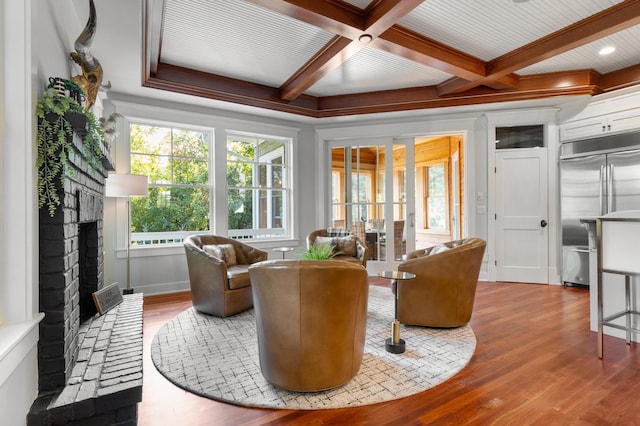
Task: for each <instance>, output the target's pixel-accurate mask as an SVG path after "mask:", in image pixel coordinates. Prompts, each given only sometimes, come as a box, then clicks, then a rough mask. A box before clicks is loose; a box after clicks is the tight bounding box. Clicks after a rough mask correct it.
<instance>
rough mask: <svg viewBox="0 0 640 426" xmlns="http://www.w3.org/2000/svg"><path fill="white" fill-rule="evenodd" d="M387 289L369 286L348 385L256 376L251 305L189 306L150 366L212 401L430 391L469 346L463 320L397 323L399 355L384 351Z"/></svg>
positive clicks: (311, 402)
mask: <svg viewBox="0 0 640 426" xmlns="http://www.w3.org/2000/svg"><path fill="white" fill-rule="evenodd" d="M392 320H393V293H392V292H391V290H390V289H389V288H385V287H376V286H371V287H370V289H369V304H368V313H367V337H366V342H365V348H364V357H363V360H362V366H361V368H360V371H359V372H358V374H357V375H356V376H355V377H354V378H353V379H352V380H351V381H350V382H349V383H347V384H345V385H343V386H340V387H338V388H335V389H331V390H327V391H322V392H313V393H298V392H289V391H285V390H282V389H279V388H276V387H274V386H273V385H271V384H270V383H269V382H267V381H266V379H265V378H264V377H263V376H262V373H261V372H260V364H259V359H258V345H257V338H256V325H255V316H254V311H253V309H251V310H249V311H245V312H243V313H241V314H238V315H234V316H232V317H229V318H217V317H212V316H209V315H204V314H200V313H198V312H197V311H195V309H193V308H189V309H187V310H186V311H184V312H182V313H180V314H178V315H177V316H176V317H175V318H174V319H172V320H171V321H169V322H168V323H167V324H165V325H164V326H163V327H162V328H161V329H160V330H159V331H158V333H157V334H156V335H155V337H154V339H153V342H152V344H151V358H152V360H153V363H154V364H155V366H156V368H157V369H158V371H160V373H162V374H163V375H164V376H165V377H166V378H167V379H169V380H170V381H171V382H172V383H174V384H176V385H177V386H179V387H181V388H183V389H185V390H187V391H189V392H192V393H195V394H198V395H201V396H204V397H208V398H212V399H215V400H218V401H223V402H227V403H231V404H236V405H243V406H252V407H268V408H281V409H298V410H317V409H330V408H343V407H355V406H360V405H368V404H375V403H379V402H384V401H390V400H393V399H398V398H403V397H407V396H410V395H414V394H416V393H419V392H422V391H424V390H426V389H429V388H432V387H434V386H436V385H438V384H440V383H442V382H444V381H446V380H447V379H449V378H451V377H452V376H454V375H455V374H456V373H457V372H458V371H460V370H461V369H462V368H463V367H464V366H465V365H467V363H468V362H469V360H470V359H471V357H472V355H473V352H474V350H475V346H476V338H475V335H474V333H473V330H472V329H471V327H469V326H468V325H466V326H463V327H459V328H455V329H431V328H426V327H411V326H404V325H402V326H401V329H400V337H401V338H403V339H405V340H406V342H407V343H406V352H404V353H402V354H391V353H389V352H387V351H386V350H385V348H384V341H385V339H386V338H387V337H389V335H390V333H391V321H392Z"/></svg>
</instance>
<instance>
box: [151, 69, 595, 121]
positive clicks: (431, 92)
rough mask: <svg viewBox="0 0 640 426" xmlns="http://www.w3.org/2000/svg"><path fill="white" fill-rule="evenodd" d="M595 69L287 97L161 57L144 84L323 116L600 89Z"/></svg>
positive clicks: (494, 100)
mask: <svg viewBox="0 0 640 426" xmlns="http://www.w3.org/2000/svg"><path fill="white" fill-rule="evenodd" d="M598 77H599V76H598V74H597V73H595V72H593V71H591V70H582V71H572V72H563V73H552V74H540V75H535V76H523V77H521V81H520V86H521V88H520V89H513V90H504V91H496V90H492V89H489V88H486V87H477V88H475V89H473V90H471V91H468V92H465V93H459V94H454V95H448V96H439V95H438V92H437V87H436V86H424V87H412V88H407V89H399V90H385V91H376V92H367V93H357V94H349V95H337V96H326V97H320V98H318V97H313V96H309V95H301V96H299V97H298V98H297V99H295V100H294V101H291V102H286V101H284V100H282V99H281V98H280V91H279V89H278V88H275V87H269V86H265V85H261V84H257V83H249V82H246V81H242V80H237V79H233V78H228V77H223V76H219V75H213V74H208V73H204V72H201V71H194V70H191V69H187V68H182V67H178V66H175V65H169V64H164V63H160V64H158V71H157V73H156V74H155V75H153V76H150V77H149V78H148V79H147V80H146V81H145V82H144V83H143V85H144V86H145V87H151V88H156V89H161V90H168V91H172V92H176V93H182V94H187V95H192V96H199V97H203V98H209V99H215V100H219V101H225V102H233V103H237V104H242V105H248V106H253V107H258V108H268V109H272V110H275V111H282V112H286V113H291V114H297V115H303V116H307V117H314V118H323V117H336V116H344V115H355V114H371V113H378V112H396V111H407V110H416V109H425V108H439V107H452V106H462V105H476V104H481V103H489V102H506V101H522V100H531V99H541V98H548V97H554V96H569V95H585V94H589V95H594V94H597V93H600V91H601V90H600V89H599V87H597V85H596V82H597V81H598Z"/></svg>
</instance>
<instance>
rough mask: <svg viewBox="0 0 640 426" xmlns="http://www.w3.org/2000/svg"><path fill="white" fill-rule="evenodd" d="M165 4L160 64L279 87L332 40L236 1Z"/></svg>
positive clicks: (184, 0) (172, 1)
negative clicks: (293, 71) (213, 5)
mask: <svg viewBox="0 0 640 426" xmlns="http://www.w3.org/2000/svg"><path fill="white" fill-rule="evenodd" d="M214 3H215V7H211V6H212V4H211V2H209V1H205V0H167V2H166V10H165V20H164V28H163V31H164V33H163V40H162V51H161V61H162V62H165V63H169V64H173V65H179V66H185V67H189V68H193V69H197V70H199V71H205V72H209V73H213V74H219V75H223V76H227V77H233V78H238V79H242V80H247V81H251V82H254V83H260V84H266V85H270V86H275V87H278V86H280V85H281V84H282V83H284V82H285V81H286V80H287V79H288V78H289V77H290V76H291V73H292V70H296V69H298V68H300V67H301V66H302V65H304V63H305V62H306V61H307V60H308V59H309V58H310V57H312V56H313V55H314V54H315V53H316V52H317V51H318V50H320V49H321V48H322V47H323V46H324V45H325V44H326V43H327V42H328V41H329V40H330V39H331V37H332V36H333V35H332V34H329V33H327V32H325V31H322V30H319V29H318V28H316V27H314V26H311V25H308V24H306V23H304V22H301V21H298V20H296V19H293V18H289V17H287V16H284V15H281V14H278V13H275V12H272V11H269V10H266V9H263V8H260V7H258V6H255V5H253V4H250V3H245V2H243V1H238V0H215V2H214Z"/></svg>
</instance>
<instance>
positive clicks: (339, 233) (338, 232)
mask: <svg viewBox="0 0 640 426" xmlns="http://www.w3.org/2000/svg"><path fill="white" fill-rule="evenodd" d="M345 235H351V231H350V230H348V229H346V228H327V237H344V236H345Z"/></svg>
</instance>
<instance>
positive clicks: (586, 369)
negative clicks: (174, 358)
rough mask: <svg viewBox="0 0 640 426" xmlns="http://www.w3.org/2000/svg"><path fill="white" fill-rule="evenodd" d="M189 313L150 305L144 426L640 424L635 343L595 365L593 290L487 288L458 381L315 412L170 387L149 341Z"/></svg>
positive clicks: (172, 299)
mask: <svg viewBox="0 0 640 426" xmlns="http://www.w3.org/2000/svg"><path fill="white" fill-rule="evenodd" d="M372 282H373V284H379V283H380V281H376V279H372ZM189 306H191V300H190V295H189V293H180V294H176V295H167V296H150V297H146V298H145V308H144V351H145V358H144V386H143V400H142V403H140V405H139V409H138V415H139V422H138V424H139V425H141V426H152V425H153V426H158V425H188V426H197V425H265V424H270V425H274V424H295V425H298V424H299V425H336V424H340V425H342V424H347V425H421V424H438V425H468V424H473V425H490V424H495V425H529V424H535V425H538V424H539V425H580V424H589V425H623V424H624V425H639V424H640V398H638V395H640V371H639V370H640V350H639V348H638V345H637V344H635V343H633V344H632V345H631V346H628V345H626V344H625V342H624V341H623V340H621V339H615V338H610V337H606V336H605V343H604V359H603V360H600V359H598V357H597V353H596V334H595V333H593V332H590V331H589V293H588V291H586V290H582V289H577V288H570V287H567V288H563V287H560V286H546V285H534V284H516V283H501V282H499V283H495V282H481V283H479V284H478V290H477V296H476V302H475V309H474V314H473V318H472V320H471V326H472V328H473V330H474V332H475V333H476V338H477V347H476V352H475V354H474V356H473V358H472V359H471V362H470V363H469V365H467V367H466V368H464V369H463V370H462V371H461V372H460V373H459V374H457V375H456V376H455V377H453V378H452V379H450V380H449V381H447V382H445V383H443V384H442V385H440V386H437V387H435V388H433V389H430V390H427V391H425V392H422V393H420V394H418V395H414V396H411V397H408V398H403V399H400V400H396V401H391V402H387V403H382V404H376V405H370V406H365V407H357V408H349V409H338V410H318V411H291V410H266V409H255V408H243V407H238V406H233V405H229V404H224V403H220V402H216V401H212V400H209V399H206V398H201V397H198V396H196V395H193V394H191V393H188V392H185V391H183V390H181V389H180V388H178V387H176V386H174V385H173V384H171V383H170V382H169V381H167V380H166V379H164V377H163V376H162V375H160V373H158V372H157V370H156V369H155V367H154V366H153V363H152V361H151V359H150V356H149V347H150V344H151V341H152V339H153V336H154V335H155V333H156V331H157V330H158V329H159V328H160V327H161V326H162V325H163V324H164V323H165V322H166V321H168V320H170V319H171V318H173V317H174V316H175V315H176V314H178V313H179V312H181V311H183V310H184V309H186V308H188V307H189Z"/></svg>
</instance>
